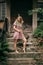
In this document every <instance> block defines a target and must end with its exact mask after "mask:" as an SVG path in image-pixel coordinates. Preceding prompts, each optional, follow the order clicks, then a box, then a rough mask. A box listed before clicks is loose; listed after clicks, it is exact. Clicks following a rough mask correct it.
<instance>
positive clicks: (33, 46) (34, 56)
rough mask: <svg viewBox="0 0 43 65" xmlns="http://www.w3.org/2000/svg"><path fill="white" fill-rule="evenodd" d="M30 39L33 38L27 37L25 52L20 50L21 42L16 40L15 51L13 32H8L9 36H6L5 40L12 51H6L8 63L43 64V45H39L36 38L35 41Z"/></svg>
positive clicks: (13, 64) (20, 64)
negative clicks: (15, 48) (16, 51)
mask: <svg viewBox="0 0 43 65" xmlns="http://www.w3.org/2000/svg"><path fill="white" fill-rule="evenodd" d="M32 40H33V38H28V41H27V45H26V52H25V53H24V52H23V50H22V48H23V46H22V43H21V42H18V44H17V49H18V51H19V53H15V52H14V47H13V46H14V41H13V33H10V37H9V38H8V37H7V41H8V44H9V49H11V50H12V51H10V52H9V53H8V59H7V63H8V65H43V47H39V46H38V43H37V42H36V40H35V42H33V41H32ZM19 43H20V44H19Z"/></svg>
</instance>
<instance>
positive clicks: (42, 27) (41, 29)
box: [33, 23, 43, 38]
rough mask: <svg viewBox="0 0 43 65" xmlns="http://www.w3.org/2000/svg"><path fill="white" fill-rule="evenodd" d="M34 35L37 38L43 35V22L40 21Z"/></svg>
mask: <svg viewBox="0 0 43 65" xmlns="http://www.w3.org/2000/svg"><path fill="white" fill-rule="evenodd" d="M33 36H34V37H36V38H38V37H43V23H40V25H39V26H38V28H37V29H36V30H35V31H34V33H33Z"/></svg>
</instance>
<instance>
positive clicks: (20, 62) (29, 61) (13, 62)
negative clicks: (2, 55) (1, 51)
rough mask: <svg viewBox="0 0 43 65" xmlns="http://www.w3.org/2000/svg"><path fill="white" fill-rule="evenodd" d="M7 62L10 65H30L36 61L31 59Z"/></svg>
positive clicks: (17, 59) (11, 59)
mask: <svg viewBox="0 0 43 65" xmlns="http://www.w3.org/2000/svg"><path fill="white" fill-rule="evenodd" d="M7 62H8V63H9V64H11V65H14V64H15V65H21V64H22V65H29V64H30V65H31V64H35V62H36V61H35V60H34V59H33V58H16V59H14V58H8V61H7Z"/></svg>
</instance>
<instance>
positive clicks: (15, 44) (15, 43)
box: [14, 39, 18, 53]
mask: <svg viewBox="0 0 43 65" xmlns="http://www.w3.org/2000/svg"><path fill="white" fill-rule="evenodd" d="M14 50H15V52H16V53H18V51H17V40H16V39H15V40H14Z"/></svg>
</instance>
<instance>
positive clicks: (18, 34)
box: [13, 16, 26, 53]
mask: <svg viewBox="0 0 43 65" xmlns="http://www.w3.org/2000/svg"><path fill="white" fill-rule="evenodd" d="M22 24H23V19H22V17H21V16H18V17H17V19H16V20H15V22H14V24H13V25H14V26H13V28H14V30H15V32H14V49H15V52H16V53H18V51H17V47H16V45H17V41H18V39H22V40H23V42H24V43H23V51H24V52H25V48H26V38H25V36H24V34H23V30H22Z"/></svg>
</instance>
